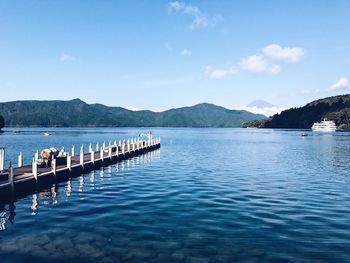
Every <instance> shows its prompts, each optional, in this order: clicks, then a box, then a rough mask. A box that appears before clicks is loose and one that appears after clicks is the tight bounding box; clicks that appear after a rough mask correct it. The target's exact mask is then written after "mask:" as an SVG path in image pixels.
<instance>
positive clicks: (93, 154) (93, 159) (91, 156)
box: [90, 152, 95, 164]
mask: <svg viewBox="0 0 350 263" xmlns="http://www.w3.org/2000/svg"><path fill="white" fill-rule="evenodd" d="M90 161H91V162H92V163H93V164H95V152H91V153H90Z"/></svg>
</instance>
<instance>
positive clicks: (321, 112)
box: [243, 94, 350, 129]
mask: <svg viewBox="0 0 350 263" xmlns="http://www.w3.org/2000/svg"><path fill="white" fill-rule="evenodd" d="M324 118H326V119H329V120H334V121H335V122H336V124H337V126H338V127H339V128H344V129H348V128H350V94H348V95H340V96H334V97H328V98H324V99H319V100H315V101H313V102H310V103H308V104H306V105H305V106H303V107H300V108H291V109H288V110H285V111H282V112H281V113H280V114H275V115H273V116H272V117H270V118H268V119H265V120H260V121H251V122H247V123H245V124H244V125H243V127H259V128H303V129H309V128H311V126H312V124H313V123H314V122H317V121H320V120H322V119H324Z"/></svg>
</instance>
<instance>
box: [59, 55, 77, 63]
mask: <svg viewBox="0 0 350 263" xmlns="http://www.w3.org/2000/svg"><path fill="white" fill-rule="evenodd" d="M71 60H75V57H74V56H72V55H71V54H68V53H62V54H61V56H60V61H61V62H65V61H71Z"/></svg>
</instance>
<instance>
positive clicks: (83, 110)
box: [0, 99, 264, 127]
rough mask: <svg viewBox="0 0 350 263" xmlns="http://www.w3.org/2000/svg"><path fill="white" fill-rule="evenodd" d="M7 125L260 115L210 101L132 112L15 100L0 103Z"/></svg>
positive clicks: (182, 121) (229, 119)
mask: <svg viewBox="0 0 350 263" xmlns="http://www.w3.org/2000/svg"><path fill="white" fill-rule="evenodd" d="M0 115H2V116H3V117H4V119H5V126H7V127H111V126H117V127H156V126H158V127H241V125H242V124H243V123H244V122H246V121H250V120H253V119H263V118H264V116H263V115H258V114H253V113H250V112H247V111H243V110H229V109H226V108H224V107H221V106H217V105H214V104H211V103H200V104H196V105H193V106H186V107H180V108H173V109H169V110H166V111H162V112H154V111H150V110H142V111H131V110H128V109H125V108H122V107H118V106H113V107H110V106H106V105H104V104H100V103H93V104H88V103H86V102H84V101H82V100H81V99H73V100H68V101H64V100H18V101H10V102H3V103H0Z"/></svg>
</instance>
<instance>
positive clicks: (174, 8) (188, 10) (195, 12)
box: [168, 1, 222, 30]
mask: <svg viewBox="0 0 350 263" xmlns="http://www.w3.org/2000/svg"><path fill="white" fill-rule="evenodd" d="M168 12H169V14H173V13H178V14H183V15H187V16H190V17H192V18H193V20H192V24H191V25H190V27H189V28H190V29H191V30H195V29H200V28H202V29H204V28H210V27H215V26H216V25H217V23H219V22H220V21H221V20H222V16H221V15H215V16H209V15H207V14H205V13H203V12H202V11H201V10H200V9H199V8H198V7H196V6H192V5H187V4H186V3H184V2H179V1H173V2H170V3H169V4H168Z"/></svg>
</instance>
